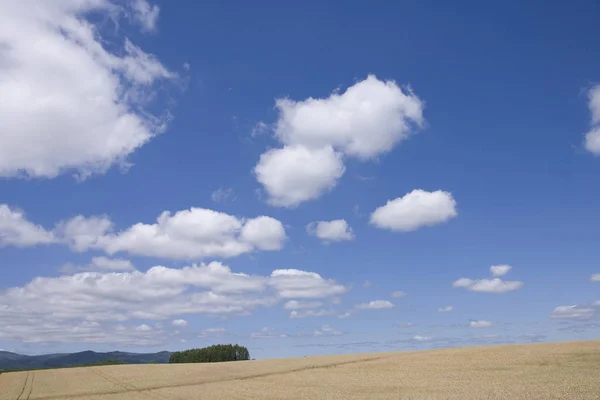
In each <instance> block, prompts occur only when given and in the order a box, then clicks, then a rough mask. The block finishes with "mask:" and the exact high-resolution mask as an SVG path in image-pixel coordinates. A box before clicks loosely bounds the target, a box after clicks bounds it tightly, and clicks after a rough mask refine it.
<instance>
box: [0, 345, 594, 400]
mask: <svg viewBox="0 0 600 400" xmlns="http://www.w3.org/2000/svg"><path fill="white" fill-rule="evenodd" d="M26 399H29V400H35V399H39V400H41V399H48V400H50V399H86V400H125V399H132V400H138V399H151V400H152V399H155V400H161V399H165V400H167V399H168V400H171V399H207V400H214V399H333V400H335V399H545V400H546V399H595V400H596V399H600V341H585V342H571V343H547V344H546V343H545V344H530V345H502V346H487V347H462V348H452V349H443V350H431V351H412V352H402V353H373V354H359V355H340V356H321V357H303V358H293V359H274V360H264V361H243V362H234V363H218V364H172V365H116V366H102V367H87V368H67V369H55V370H39V371H29V372H12V373H4V374H2V375H0V400H26Z"/></svg>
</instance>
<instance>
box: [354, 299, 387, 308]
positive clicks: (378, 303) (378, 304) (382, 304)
mask: <svg viewBox="0 0 600 400" xmlns="http://www.w3.org/2000/svg"><path fill="white" fill-rule="evenodd" d="M392 307H394V304H392V303H391V302H389V301H387V300H373V301H369V302H368V303H361V304H357V305H356V308H357V309H359V310H379V309H382V308H392Z"/></svg>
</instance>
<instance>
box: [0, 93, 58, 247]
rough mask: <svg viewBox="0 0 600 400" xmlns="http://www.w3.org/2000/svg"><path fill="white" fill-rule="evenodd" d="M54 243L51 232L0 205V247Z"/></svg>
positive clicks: (19, 212) (19, 213)
mask: <svg viewBox="0 0 600 400" xmlns="http://www.w3.org/2000/svg"><path fill="white" fill-rule="evenodd" d="M0 96H1V95H0ZM0 135H1V133H0ZM0 151H1V150H0ZM54 242H56V238H55V237H54V235H53V233H52V232H49V231H47V230H46V229H44V228H43V227H42V226H40V225H35V224H33V223H31V222H29V221H28V220H27V219H26V218H25V214H24V213H23V212H21V211H19V210H16V209H11V208H10V207H9V206H8V205H6V204H0V246H6V245H11V246H17V247H26V246H33V245H38V244H48V243H54Z"/></svg>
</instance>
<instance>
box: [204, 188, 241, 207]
mask: <svg viewBox="0 0 600 400" xmlns="http://www.w3.org/2000/svg"><path fill="white" fill-rule="evenodd" d="M210 198H211V199H212V201H214V202H215V203H225V202H226V201H228V200H230V201H235V200H236V199H237V197H236V196H235V193H234V191H233V189H232V188H223V187H220V188H218V189H217V190H215V191H214V192H212V194H211V195H210Z"/></svg>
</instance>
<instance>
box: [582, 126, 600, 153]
mask: <svg viewBox="0 0 600 400" xmlns="http://www.w3.org/2000/svg"><path fill="white" fill-rule="evenodd" d="M585 148H586V150H587V151H589V152H591V153H594V154H595V155H600V128H594V129H592V130H590V131H589V132H588V133H586V134H585Z"/></svg>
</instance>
